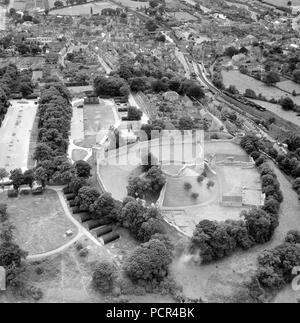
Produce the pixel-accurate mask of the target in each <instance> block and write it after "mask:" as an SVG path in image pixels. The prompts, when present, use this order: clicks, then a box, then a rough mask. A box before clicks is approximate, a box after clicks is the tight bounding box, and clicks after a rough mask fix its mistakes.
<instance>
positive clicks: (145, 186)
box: [127, 161, 166, 198]
mask: <svg viewBox="0 0 300 323" xmlns="http://www.w3.org/2000/svg"><path fill="white" fill-rule="evenodd" d="M152 163H153V161H152ZM149 165H153V164H148V163H147V164H145V166H144V167H146V169H148V168H149ZM165 183H166V178H165V176H164V174H163V172H162V170H161V169H160V168H159V167H158V166H153V167H150V169H149V170H148V171H147V172H146V173H145V174H142V175H141V176H137V177H132V178H130V179H129V182H128V186H127V192H128V195H129V196H132V197H134V198H136V197H139V198H147V196H153V195H154V196H156V195H157V194H159V193H160V191H161V189H162V188H163V186H164V185H165Z"/></svg>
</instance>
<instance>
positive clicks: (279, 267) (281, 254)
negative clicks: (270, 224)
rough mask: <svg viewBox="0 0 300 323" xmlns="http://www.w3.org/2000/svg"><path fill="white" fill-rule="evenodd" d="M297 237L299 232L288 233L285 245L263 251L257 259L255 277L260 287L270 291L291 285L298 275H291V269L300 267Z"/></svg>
mask: <svg viewBox="0 0 300 323" xmlns="http://www.w3.org/2000/svg"><path fill="white" fill-rule="evenodd" d="M299 237H300V232H299V231H290V232H288V234H287V236H286V241H285V243H283V244H281V245H279V246H277V247H275V248H274V249H270V250H266V251H264V252H263V253H262V254H261V255H260V256H259V257H258V264H259V267H258V271H257V273H256V277H257V279H258V281H259V283H260V284H261V286H262V287H264V288H266V289H267V290H271V291H273V290H278V289H280V288H282V287H284V286H285V285H286V284H288V283H291V282H292V280H293V279H294V277H295V276H296V275H297V274H298V273H297V272H295V273H293V269H294V268H295V267H299V266H300V239H299Z"/></svg>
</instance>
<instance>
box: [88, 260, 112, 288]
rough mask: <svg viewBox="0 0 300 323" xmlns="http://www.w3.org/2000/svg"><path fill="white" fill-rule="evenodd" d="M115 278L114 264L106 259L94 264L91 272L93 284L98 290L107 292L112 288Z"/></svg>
mask: <svg viewBox="0 0 300 323" xmlns="http://www.w3.org/2000/svg"><path fill="white" fill-rule="evenodd" d="M115 278H116V267H115V265H114V264H113V263H111V262H108V261H105V262H101V263H98V264H97V265H96V268H95V270H94V272H93V285H94V287H95V288H96V289H97V290H99V291H100V292H103V293H107V292H109V291H111V290H112V287H113V284H114V281H115Z"/></svg>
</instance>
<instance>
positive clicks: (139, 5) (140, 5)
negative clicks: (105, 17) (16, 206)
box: [116, 0, 149, 9]
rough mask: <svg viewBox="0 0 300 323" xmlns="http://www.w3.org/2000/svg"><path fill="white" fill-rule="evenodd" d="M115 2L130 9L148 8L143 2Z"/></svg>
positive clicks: (118, 0) (121, 0) (129, 0)
mask: <svg viewBox="0 0 300 323" xmlns="http://www.w3.org/2000/svg"><path fill="white" fill-rule="evenodd" d="M116 2H118V3H120V4H122V5H123V6H126V7H128V8H132V9H136V8H145V7H146V8H147V7H149V2H144V1H132V0H117V1H116Z"/></svg>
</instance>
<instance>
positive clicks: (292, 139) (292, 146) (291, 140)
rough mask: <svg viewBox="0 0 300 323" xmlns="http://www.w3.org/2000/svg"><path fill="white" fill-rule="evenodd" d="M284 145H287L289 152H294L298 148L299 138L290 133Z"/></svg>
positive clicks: (299, 144) (299, 146) (299, 145)
mask: <svg viewBox="0 0 300 323" xmlns="http://www.w3.org/2000/svg"><path fill="white" fill-rule="evenodd" d="M286 144H287V145H288V148H289V150H290V151H296V150H297V149H298V148H300V136H299V135H297V134H295V133H292V134H290V136H289V137H288V139H287V140H286Z"/></svg>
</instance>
